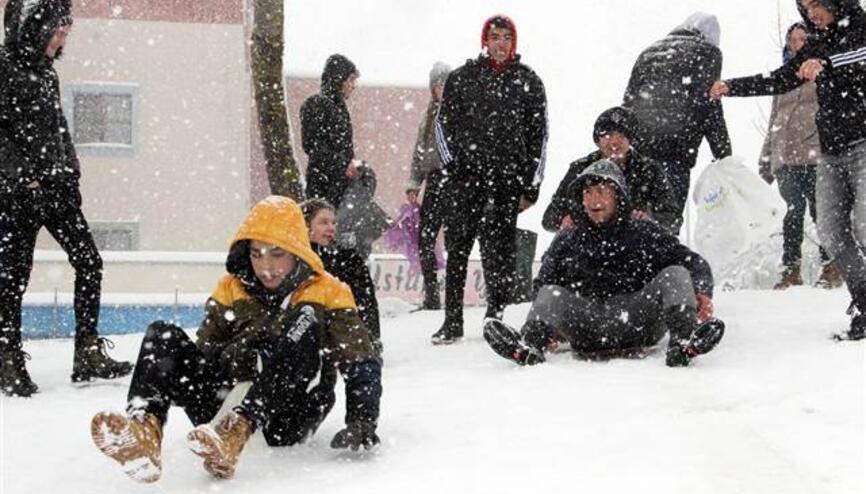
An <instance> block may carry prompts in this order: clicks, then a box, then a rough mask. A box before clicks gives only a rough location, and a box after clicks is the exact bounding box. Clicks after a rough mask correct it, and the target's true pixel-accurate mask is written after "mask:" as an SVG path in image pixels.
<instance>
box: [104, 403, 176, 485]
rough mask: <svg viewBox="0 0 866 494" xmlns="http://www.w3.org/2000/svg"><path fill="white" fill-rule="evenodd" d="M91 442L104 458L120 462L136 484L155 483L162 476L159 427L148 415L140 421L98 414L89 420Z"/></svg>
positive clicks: (134, 418) (106, 413) (160, 425)
mask: <svg viewBox="0 0 866 494" xmlns="http://www.w3.org/2000/svg"><path fill="white" fill-rule="evenodd" d="M90 436H91V437H92V438H93V443H94V444H96V447H97V448H99V450H100V451H102V453H103V454H105V456H108V457H109V458H111V459H112V460H114V461H116V462H118V463H120V465H121V467H123V472H124V473H126V475H128V476H129V478H131V479H133V480H136V481H138V482H147V483H149V482H156V481H157V480H159V476H160V474H162V424H160V423H159V419H158V418H156V415H154V414H152V413H147V414H145V415H144V416H143V417H141V418H137V417H130V416H127V415H126V414H122V413H116V412H99V413H97V414H96V415H94V416H93V419H92V420H91V421H90Z"/></svg>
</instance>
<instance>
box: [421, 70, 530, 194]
mask: <svg viewBox="0 0 866 494" xmlns="http://www.w3.org/2000/svg"><path fill="white" fill-rule="evenodd" d="M436 138H437V145H438V148H439V155H440V156H441V157H442V163H443V166H444V169H445V173H446V174H447V175H448V176H449V177H454V178H456V179H463V178H466V177H478V178H480V179H482V181H483V183H486V184H491V186H493V187H497V188H501V187H505V188H507V189H509V190H516V191H518V192H519V193H521V194H522V195H523V196H525V197H526V198H527V199H529V200H530V201H532V202H534V201H536V200H537V199H538V188H539V185H540V183H541V179H542V177H543V172H544V163H545V147H546V143H547V97H546V95H545V92H544V84H543V83H542V81H541V78H539V77H538V75H536V74H535V72H533V71H532V69H530V68H529V67H527V66H526V65H524V64H522V63H520V56H519V55H518V56H516V57H515V58H514V60H513V61H512V62H511V63H510V64H509V65H508V67H507V68H506V69H505V70H504V71H502V72H501V73H497V72H496V71H494V70H493V69H492V68H491V67H490V63H489V59H488V57H487V56H485V55H482V56H479V57H478V58H477V59H474V60H467V61H466V64H464V65H463V66H462V67H460V68H458V69H456V70H454V71H453V72H451V74H450V75H449V76H448V80H447V81H446V83H445V93H444V95H443V98H442V106H441V108H440V110H439V117H438V119H437V121H436Z"/></svg>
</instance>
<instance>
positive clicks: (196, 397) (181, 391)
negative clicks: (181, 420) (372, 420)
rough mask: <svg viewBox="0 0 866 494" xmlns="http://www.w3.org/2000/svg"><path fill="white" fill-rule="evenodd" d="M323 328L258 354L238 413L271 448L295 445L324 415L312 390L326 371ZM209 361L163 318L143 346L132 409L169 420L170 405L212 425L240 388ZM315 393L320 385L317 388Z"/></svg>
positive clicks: (273, 343) (195, 421)
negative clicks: (258, 360)
mask: <svg viewBox="0 0 866 494" xmlns="http://www.w3.org/2000/svg"><path fill="white" fill-rule="evenodd" d="M317 334H318V333H317V331H315V330H312V331H307V332H306V333H304V335H303V336H302V337H301V339H300V340H299V341H297V342H293V341H291V340H289V339H288V338H275V339H273V340H272V341H270V342H268V343H267V344H266V345H265V347H264V348H263V349H262V351H261V352H260V353H259V354H260V356H261V357H262V369H261V371H260V372H259V373H258V375H257V376H256V378H255V379H254V380H253V383H252V387H250V389H249V390H248V391H247V393H246V395H245V396H244V399H243V400H242V402H241V404H240V405H239V406H238V407H236V408H235V410H236V411H238V412H239V413H240V414H242V415H243V416H244V417H246V418H248V419H250V421H252V422H253V423H254V424H255V426H257V427H261V428H262V432H263V433H264V436H265V439H266V441H267V442H268V444H270V445H272V446H286V445H291V444H296V443H298V442H300V441H301V440H303V439H304V437H306V436H307V435H308V434H309V433H310V432H312V431H313V430H314V429H315V427H317V426H318V424H319V423H320V422H321V420H322V419H323V418H324V414H327V412H328V411H330V405H328V406H327V410H324V413H323V412H322V406H320V405H321V404H320V403H319V400H318V397H317V395H316V393H315V392H308V391H307V388H308V386H309V385H310V383H311V381H313V379H315V378H316V377H317V375H318V374H319V371H320V369H321V364H320V362H321V358H320V357H319V344H318V341H317V340H318V336H317ZM217 360H219V359H218V358H207V357H206V356H205V354H204V353H202V351H201V350H199V348H198V347H197V346H196V345H195V343H193V341H192V340H191V339H190V338H189V336H187V334H186V333H185V332H184V331H183V330H182V329H181V328H179V327H177V326H175V325H173V324H169V323H166V322H162V321H157V322H154V323H153V324H151V325H150V326H149V327H148V328H147V332H146V333H145V335H144V339H143V341H142V342H141V349H140V350H139V354H138V360H137V362H136V364H135V371H134V372H133V374H132V382H131V383H130V386H129V394H128V397H127V401H128V407H127V411H128V412H129V413H130V414H133V413H140V412H145V413H152V414H154V415H156V417H157V418H159V420H160V422H161V423H165V421H166V419H167V418H168V410H169V408H170V407H171V406H172V405H175V406H179V407H181V408H183V409H184V412H186V414H187V416H188V417H189V419H190V421H191V422H192V423H193V424H194V425H199V424H203V423H206V422H210V421H211V420H213V418H214V417H215V416H216V414H217V412H219V410H220V408H221V407H222V404H223V401H224V400H225V398H226V396H227V395H228V393H229V392H230V391H231V389H232V388H233V387H234V385H235V384H237V383H236V382H235V381H234V380H233V379H232V378H231V376H230V375H229V374H228V372H227V370H226V369H224V368H222V367H221V366H220V364H219V363H217ZM314 389H315V388H314Z"/></svg>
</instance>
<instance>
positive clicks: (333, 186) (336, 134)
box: [301, 54, 360, 208]
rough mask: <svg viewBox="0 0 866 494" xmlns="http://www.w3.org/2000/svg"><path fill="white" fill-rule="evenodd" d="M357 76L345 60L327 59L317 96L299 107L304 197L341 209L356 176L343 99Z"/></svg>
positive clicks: (350, 120) (331, 57) (346, 112)
mask: <svg viewBox="0 0 866 494" xmlns="http://www.w3.org/2000/svg"><path fill="white" fill-rule="evenodd" d="M358 77H360V73H359V72H358V69H356V68H355V64H353V63H352V62H351V61H350V60H349V59H348V58H346V57H345V56H343V55H340V54H335V55H331V56H330V57H328V60H327V61H326V62H325V69H324V70H323V71H322V83H321V88H320V90H319V94H315V95H313V96H310V97H309V98H307V100H306V101H304V104H303V105H301V143H302V146H303V148H304V152H305V153H307V156H308V157H309V162H308V163H307V190H306V192H307V197H309V198H313V197H319V198H322V199H325V200H326V201H328V202H329V203H331V204H333V205H334V207H337V208H338V207H340V203H341V202H342V201H343V194H344V193H345V192H346V189H347V188H348V187H349V180H351V179H354V178H355V177H357V175H358V170H357V165H356V164H355V163H354V161H353V158H354V157H355V149H354V146H353V143H352V118H351V116H350V115H349V109H348V108H347V107H346V100H347V99H348V98H349V96H350V95H351V94H352V91H354V90H355V84H356V82H357V80H358Z"/></svg>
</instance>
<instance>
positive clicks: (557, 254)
mask: <svg viewBox="0 0 866 494" xmlns="http://www.w3.org/2000/svg"><path fill="white" fill-rule="evenodd" d="M588 180H603V181H606V182H610V183H612V184H614V185H615V187H616V188H617V190H618V193H619V194H618V197H619V204H618V207H617V213H616V216H615V217H614V218H613V219H612V220H611V221H610V222H609V223H607V224H604V225H600V226H599V225H596V224H594V223H592V222H591V221H590V219H589V217H588V216H587V215H586V213H585V212H584V211H583V209H581V210H580V212H579V213H577V214H576V215H575V217H574V220H575V223H576V224H577V226H576V228H574V229H568V230H563V231H561V232H559V234H557V236H556V237H555V238H554V239H553V242H552V243H551V245H550V247H549V248H548V250H547V252H546V253H545V254H544V256H543V257H542V260H541V269H540V271H539V273H538V276H537V277H536V279H535V282H534V285H535V287H536V289H537V288H540V287H542V286H545V285H559V286H562V287H565V288H567V289H569V290H571V291H573V292H575V293H577V294H578V295H580V296H581V297H587V298H590V299H593V300H605V299H608V298H610V297H614V296H617V295H624V294H627V293H633V292H636V291H638V290H640V289H642V288H643V287H644V286H646V284H647V283H649V282H650V281H652V279H653V278H655V277H656V276H657V275H658V274H659V273H660V272H661V271H662V270H663V269H665V268H667V267H669V266H677V265H678V266H683V267H685V268H686V269H688V270H689V271H690V272H691V274H692V283H693V285H694V287H695V292H696V293H703V294H706V295H708V296H712V293H713V275H712V270H711V269H710V265H709V264H707V262H706V261H705V260H704V259H703V258H702V257H701V256H700V255H698V254H697V253H695V252H693V251H692V250H690V249H689V248H688V247H686V246H684V245H682V244H681V243H680V242H679V240H677V238H676V237H674V236H673V235H671V234H669V233H667V232H666V231H664V230H663V229H662V228H661V227H659V226H658V225H656V224H655V223H653V222H650V221H643V220H634V219H631V218H630V217H629V212H630V211H631V209H632V207H631V204H630V199H629V194H628V187H627V186H626V184H625V177H624V175H623V174H622V170H620V168H619V166H617V165H616V164H615V163H613V162H612V161H608V160H601V161H597V162H596V163H594V164H593V165H591V166H589V167H588V168H587V169H586V170H584V172H583V173H581V174H580V175H579V176H578V178H577V179H576V180H575V183H574V184H573V185H572V186H571V188H573V189H575V190H582V188H583V184H584V183H585V182H586V181H588Z"/></svg>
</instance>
